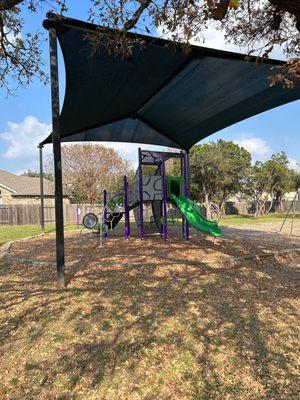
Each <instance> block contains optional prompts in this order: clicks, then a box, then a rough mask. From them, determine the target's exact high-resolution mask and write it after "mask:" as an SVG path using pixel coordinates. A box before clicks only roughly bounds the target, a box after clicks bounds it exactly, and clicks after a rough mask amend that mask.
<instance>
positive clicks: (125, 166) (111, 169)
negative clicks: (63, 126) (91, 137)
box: [62, 144, 132, 204]
mask: <svg viewBox="0 0 300 400" xmlns="http://www.w3.org/2000/svg"><path fill="white" fill-rule="evenodd" d="M62 170H63V183H64V186H65V188H66V190H67V192H68V194H69V195H70V197H71V198H72V199H73V201H74V202H76V203H89V204H95V203H97V202H101V201H102V191H103V189H107V190H108V191H115V190H116V189H118V188H119V187H120V186H121V185H122V178H123V176H124V175H129V177H131V175H132V171H131V168H130V164H129V162H128V161H126V160H125V159H124V158H123V157H121V156H120V154H119V153H118V152H117V151H116V150H114V149H113V148H109V147H105V146H103V145H99V144H95V145H94V144H85V145H81V144H73V145H68V146H62Z"/></svg>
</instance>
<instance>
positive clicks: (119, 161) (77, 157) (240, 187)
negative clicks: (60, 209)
mask: <svg viewBox="0 0 300 400" xmlns="http://www.w3.org/2000/svg"><path fill="white" fill-rule="evenodd" d="M62 164H63V165H62V166H63V168H62V169H63V182H64V187H65V190H66V192H67V193H68V195H69V196H70V198H71V200H72V202H73V203H90V204H95V203H101V201H102V191H103V189H104V188H106V189H107V190H108V191H110V192H112V191H116V190H120V191H122V190H123V186H122V185H123V183H122V178H123V176H124V175H127V177H128V179H129V181H132V179H133V175H134V171H133V169H132V168H131V166H130V163H129V162H128V161H127V160H125V159H124V158H123V157H122V156H121V155H120V154H119V153H118V152H117V151H116V150H114V149H113V148H108V147H105V146H103V145H100V144H85V145H81V144H74V145H68V146H63V147H62ZM52 167H53V165H52V161H49V162H48V163H47V167H46V172H45V173H44V177H45V178H47V179H50V180H53V175H52V172H51V170H52ZM143 172H144V173H146V174H147V173H149V174H153V173H154V171H153V170H150V169H147V168H144V170H143ZM167 173H168V174H169V175H172V174H174V175H178V174H179V173H180V165H179V163H178V162H177V161H173V162H172V163H169V164H167ZM190 173H191V196H192V198H193V199H194V200H196V201H197V202H200V203H202V204H204V205H205V208H206V213H207V217H208V218H220V217H221V216H222V215H223V214H224V213H225V205H226V202H228V201H229V200H232V199H237V200H239V201H251V202H253V203H254V205H255V216H256V217H259V216H261V215H263V214H266V213H269V212H270V211H271V210H272V209H273V208H274V206H275V205H276V208H277V210H278V211H281V210H282V200H283V197H284V195H285V194H286V193H288V192H291V191H295V190H297V189H298V188H300V173H297V172H296V171H294V170H293V169H291V167H290V163H289V160H288V157H287V155H286V153H285V152H283V151H282V152H279V153H275V154H273V155H272V156H271V157H270V159H269V160H267V161H265V162H262V161H256V162H255V163H252V157H251V154H250V153H249V152H248V151H247V150H246V149H244V148H243V147H241V146H239V145H238V144H236V143H233V142H231V141H224V140H218V141H217V142H210V143H205V144H199V145H196V146H194V147H193V148H192V150H191V154H190ZM25 174H26V175H28V176H32V177H37V176H39V173H38V172H34V171H31V170H28V171H27V172H26V173H25Z"/></svg>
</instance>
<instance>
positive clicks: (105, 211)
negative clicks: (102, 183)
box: [101, 189, 107, 238]
mask: <svg viewBox="0 0 300 400" xmlns="http://www.w3.org/2000/svg"><path fill="white" fill-rule="evenodd" d="M106 204H107V190H106V189H104V190H103V213H102V215H103V220H102V221H101V222H102V224H105V222H106V220H107V209H106ZM104 237H105V238H107V232H105V233H104Z"/></svg>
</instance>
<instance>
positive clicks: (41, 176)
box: [38, 145, 45, 233]
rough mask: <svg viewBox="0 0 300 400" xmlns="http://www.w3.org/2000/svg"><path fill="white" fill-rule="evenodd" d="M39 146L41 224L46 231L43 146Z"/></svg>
mask: <svg viewBox="0 0 300 400" xmlns="http://www.w3.org/2000/svg"><path fill="white" fill-rule="evenodd" d="M38 148H39V153H40V196H41V212H40V224H41V230H42V231H43V232H44V233H45V204H44V170H43V146H42V145H38Z"/></svg>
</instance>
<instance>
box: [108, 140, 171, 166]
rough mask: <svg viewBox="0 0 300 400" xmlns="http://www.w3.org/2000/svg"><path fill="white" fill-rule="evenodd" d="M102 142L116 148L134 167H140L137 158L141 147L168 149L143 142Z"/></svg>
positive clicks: (155, 149) (158, 149) (157, 149)
mask: <svg viewBox="0 0 300 400" xmlns="http://www.w3.org/2000/svg"><path fill="white" fill-rule="evenodd" d="M101 144H103V145H104V146H107V147H112V148H113V149H115V150H116V151H117V152H118V153H120V154H121V156H122V157H124V158H125V159H126V160H129V161H130V162H131V165H132V167H133V168H134V169H136V168H137V167H138V161H137V158H138V148H139V147H140V148H141V149H144V150H153V151H167V148H166V147H163V146H155V145H149V144H141V143H125V142H101Z"/></svg>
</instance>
